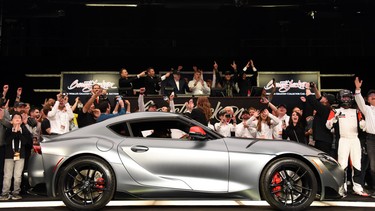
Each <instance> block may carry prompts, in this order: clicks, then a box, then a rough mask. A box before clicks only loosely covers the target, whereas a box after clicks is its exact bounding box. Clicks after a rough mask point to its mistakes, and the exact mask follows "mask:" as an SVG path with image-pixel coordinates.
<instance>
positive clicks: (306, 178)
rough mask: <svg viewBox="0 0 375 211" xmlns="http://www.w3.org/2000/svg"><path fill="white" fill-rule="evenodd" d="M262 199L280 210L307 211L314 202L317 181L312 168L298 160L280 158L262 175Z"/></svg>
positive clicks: (268, 166)
mask: <svg viewBox="0 0 375 211" xmlns="http://www.w3.org/2000/svg"><path fill="white" fill-rule="evenodd" d="M260 189H261V194H262V197H263V198H264V199H265V200H266V201H267V202H268V203H269V204H270V205H271V206H272V207H274V208H276V209H278V210H294V211H297V210H305V209H306V208H308V207H309V206H310V205H311V203H312V202H313V201H314V199H315V196H316V193H317V189H318V187H317V181H316V178H315V175H314V172H313V171H312V170H311V168H310V167H309V166H308V165H307V164H305V163H304V162H302V161H301V160H298V159H296V158H279V159H276V160H274V161H273V162H271V163H270V164H269V165H267V167H266V168H265V170H264V171H263V173H262V175H261V181H260Z"/></svg>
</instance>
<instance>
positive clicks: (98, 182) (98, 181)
mask: <svg viewBox="0 0 375 211" xmlns="http://www.w3.org/2000/svg"><path fill="white" fill-rule="evenodd" d="M95 187H96V188H97V189H98V191H99V192H103V189H104V179H103V177H99V178H98V179H96V181H95Z"/></svg>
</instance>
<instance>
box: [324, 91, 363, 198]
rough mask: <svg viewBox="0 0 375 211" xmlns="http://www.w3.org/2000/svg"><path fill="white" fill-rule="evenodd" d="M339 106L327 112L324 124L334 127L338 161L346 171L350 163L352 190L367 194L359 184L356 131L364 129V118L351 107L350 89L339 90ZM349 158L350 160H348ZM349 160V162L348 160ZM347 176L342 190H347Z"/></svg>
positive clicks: (360, 152)
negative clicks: (327, 115)
mask: <svg viewBox="0 0 375 211" xmlns="http://www.w3.org/2000/svg"><path fill="white" fill-rule="evenodd" d="M337 98H338V99H337V100H338V102H339V103H340V107H339V108H337V109H336V110H332V111H331V113H330V114H329V117H328V120H327V123H326V126H327V128H328V129H334V132H335V135H336V138H337V140H338V152H337V155H338V162H339V164H340V165H341V167H342V168H343V169H344V170H345V172H347V167H348V163H349V162H350V163H351V165H352V171H351V172H352V179H351V180H352V183H353V191H354V193H355V194H356V195H360V196H369V194H368V193H366V192H365V191H364V190H363V187H362V185H361V154H362V148H361V142H360V140H359V138H358V133H359V132H358V131H359V130H360V129H364V127H365V124H364V120H363V119H362V117H361V113H360V112H359V111H358V110H357V109H354V108H352V107H353V106H352V104H353V103H352V102H353V94H352V92H351V91H350V90H346V89H343V90H340V92H339V93H338V95H337ZM349 159H350V160H349ZM348 161H349V162H348ZM346 182H347V176H346V174H345V184H344V189H345V190H344V191H345V194H346V192H347V183H346Z"/></svg>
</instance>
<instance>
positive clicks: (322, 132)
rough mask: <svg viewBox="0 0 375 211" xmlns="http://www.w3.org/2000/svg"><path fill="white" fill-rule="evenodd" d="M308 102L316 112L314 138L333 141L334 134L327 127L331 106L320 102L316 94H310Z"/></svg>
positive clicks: (328, 141)
mask: <svg viewBox="0 0 375 211" xmlns="http://www.w3.org/2000/svg"><path fill="white" fill-rule="evenodd" d="M306 100H307V103H309V104H310V105H311V106H312V108H313V109H314V110H316V113H315V115H314V120H313V126H312V127H313V139H314V140H315V141H322V142H326V143H332V142H333V134H332V133H331V131H330V130H329V129H328V128H327V127H326V122H327V119H328V116H329V113H330V112H331V108H330V107H328V106H325V105H323V104H322V103H320V102H319V101H318V100H317V99H316V97H315V95H309V96H307V97H306Z"/></svg>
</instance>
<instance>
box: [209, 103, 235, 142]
mask: <svg viewBox="0 0 375 211" xmlns="http://www.w3.org/2000/svg"><path fill="white" fill-rule="evenodd" d="M231 118H232V117H231V115H230V114H228V113H227V111H226V110H224V109H223V110H221V111H220V113H219V119H220V122H216V123H215V124H214V129H215V131H216V132H218V133H220V134H221V135H223V136H224V137H231V136H232V133H234V132H235V131H236V124H235V123H234V124H232V123H230V119H231ZM228 119H229V121H228Z"/></svg>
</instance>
